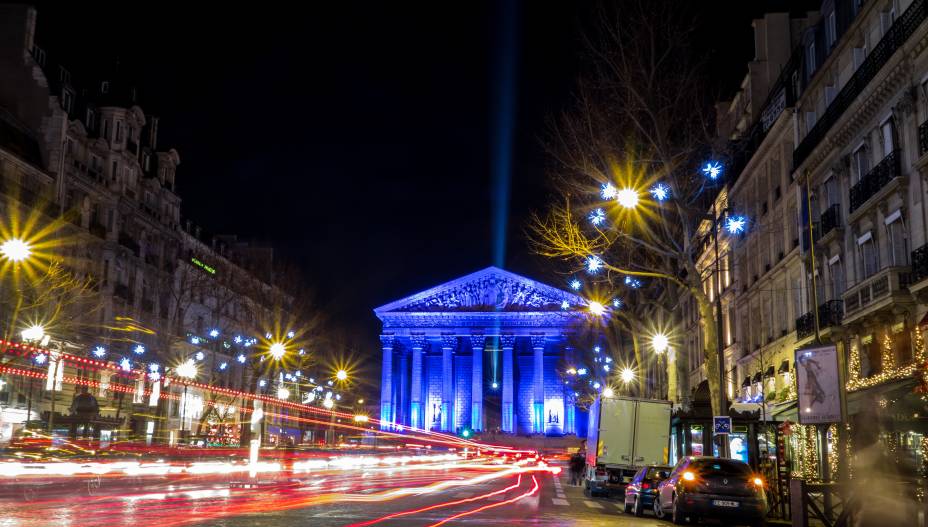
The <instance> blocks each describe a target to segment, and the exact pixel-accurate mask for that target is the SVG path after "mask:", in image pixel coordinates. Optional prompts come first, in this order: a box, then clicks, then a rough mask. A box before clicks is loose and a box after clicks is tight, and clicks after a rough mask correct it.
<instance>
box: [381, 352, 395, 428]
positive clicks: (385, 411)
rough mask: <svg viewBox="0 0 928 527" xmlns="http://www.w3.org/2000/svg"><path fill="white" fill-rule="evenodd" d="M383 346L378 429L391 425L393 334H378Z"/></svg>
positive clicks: (390, 426)
mask: <svg viewBox="0 0 928 527" xmlns="http://www.w3.org/2000/svg"><path fill="white" fill-rule="evenodd" d="M380 346H381V348H383V368H382V370H381V373H380V429H381V430H389V429H390V428H392V425H393V334H392V333H388V334H384V335H381V336H380Z"/></svg>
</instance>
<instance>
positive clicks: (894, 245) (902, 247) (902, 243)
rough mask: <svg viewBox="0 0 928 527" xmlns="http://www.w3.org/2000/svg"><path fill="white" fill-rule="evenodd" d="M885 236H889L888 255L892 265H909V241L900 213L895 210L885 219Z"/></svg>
mask: <svg viewBox="0 0 928 527" xmlns="http://www.w3.org/2000/svg"><path fill="white" fill-rule="evenodd" d="M886 234H887V236H889V255H890V261H891V263H892V265H894V266H897V267H901V266H905V265H909V240H908V238H907V236H906V232H905V221H903V219H902V211H901V210H897V211H896V212H894V213H892V214H890V215H889V216H888V217H887V218H886Z"/></svg>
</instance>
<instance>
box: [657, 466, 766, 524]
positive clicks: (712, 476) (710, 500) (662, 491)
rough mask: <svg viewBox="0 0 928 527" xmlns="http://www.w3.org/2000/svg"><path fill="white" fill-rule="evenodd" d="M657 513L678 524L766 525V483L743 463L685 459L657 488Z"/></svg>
mask: <svg viewBox="0 0 928 527" xmlns="http://www.w3.org/2000/svg"><path fill="white" fill-rule="evenodd" d="M654 513H655V514H656V515H657V516H658V517H664V516H665V515H667V514H669V515H671V519H672V520H673V522H674V523H675V524H678V525H679V524H684V523H687V522H689V521H695V520H696V519H697V518H718V519H721V520H724V521H726V522H728V523H742V524H746V525H752V526H763V525H766V516H767V496H766V494H765V493H764V481H763V480H762V479H761V478H760V477H759V476H757V475H756V474H754V472H753V471H752V470H751V467H750V466H748V465H747V463H744V462H741V461H736V460H734V459H721V458H715V457H685V458H683V459H681V460H680V461H679V462H678V463H677V464H676V466H674V468H673V471H672V472H671V473H670V476H669V477H668V478H667V479H665V480H664V481H662V482H661V483H660V485H659V486H658V499H656V500H655V501H654Z"/></svg>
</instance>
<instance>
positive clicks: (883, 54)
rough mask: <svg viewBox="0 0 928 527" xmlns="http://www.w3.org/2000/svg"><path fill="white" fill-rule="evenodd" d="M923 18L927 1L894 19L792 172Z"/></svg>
mask: <svg viewBox="0 0 928 527" xmlns="http://www.w3.org/2000/svg"><path fill="white" fill-rule="evenodd" d="M926 18H928V0H915V1H914V2H912V5H910V6H909V8H908V9H906V10H905V12H904V13H902V16H900V17H899V18H897V19H896V21H895V23H893V25H892V26H891V27H890V28H889V31H887V32H886V34H885V35H883V38H881V39H880V41H879V42H878V43H877V44H876V45H875V46H874V47H873V51H871V52H870V54H868V55H867V58H866V59H864V62H863V64H861V65H860V67H859V68H857V71H855V72H854V75H852V76H851V78H850V79H848V81H847V83H846V84H845V85H844V88H842V89H841V91H840V92H838V94H837V95H836V96H835V98H834V99H833V100H832V101H831V104H829V105H828V108H826V109H825V112H824V113H823V114H822V117H821V119H819V120H818V122H817V123H815V126H813V127H812V129H811V130H809V133H807V134H806V136H805V137H804V138H803V139H802V141H801V142H800V143H799V145H798V146H797V147H796V150H795V151H794V152H793V166H794V167H795V168H797V169H798V168H799V167H800V165H802V162H803V161H805V160H806V158H808V157H809V155H810V154H811V153H812V151H813V150H815V147H817V146H818V145H819V143H821V142H822V139H824V138H825V137H826V136H827V135H828V132H829V131H830V130H831V127H832V126H834V125H835V123H837V122H838V120H839V119H840V118H841V117H842V116H843V115H844V112H846V111H847V110H848V108H850V107H851V105H852V104H853V103H854V102H855V101H856V100H857V99H858V98H859V96H860V94H861V93H862V92H863V91H864V90H865V89H866V88H867V85H869V84H870V81H872V80H873V78H874V77H876V75H877V73H879V71H880V70H881V69H883V66H885V65H886V63H887V62H889V59H890V58H892V56H893V55H894V54H895V53H896V50H898V49H899V48H900V47H901V46H902V44H904V43H905V42H906V41H907V40H908V39H909V37H910V36H912V34H913V33H914V32H915V30H916V29H918V27H919V26H920V25H921V23H922V22H924V21H925V19H926ZM853 209H854V207H853V206H852V207H851V210H852V211H853Z"/></svg>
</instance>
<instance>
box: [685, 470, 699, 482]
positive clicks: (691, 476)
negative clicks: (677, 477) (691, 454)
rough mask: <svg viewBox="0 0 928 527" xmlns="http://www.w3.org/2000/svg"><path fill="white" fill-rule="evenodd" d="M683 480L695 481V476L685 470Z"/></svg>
mask: <svg viewBox="0 0 928 527" xmlns="http://www.w3.org/2000/svg"><path fill="white" fill-rule="evenodd" d="M683 479H685V480H686V481H695V480H696V474H693V473H692V472H690V471H689V470H687V471H686V472H684V473H683Z"/></svg>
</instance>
